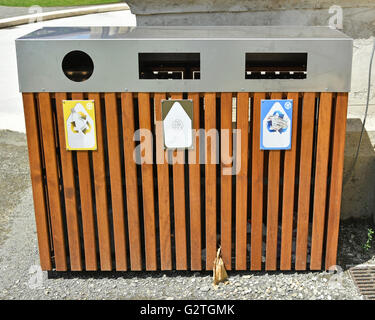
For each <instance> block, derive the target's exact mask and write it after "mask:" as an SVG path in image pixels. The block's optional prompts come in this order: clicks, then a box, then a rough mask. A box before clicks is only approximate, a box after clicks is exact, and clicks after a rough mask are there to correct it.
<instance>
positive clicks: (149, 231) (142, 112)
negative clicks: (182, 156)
mask: <svg viewBox="0 0 375 320" xmlns="http://www.w3.org/2000/svg"><path fill="white" fill-rule="evenodd" d="M138 108H139V128H140V129H141V130H142V129H145V130H148V134H149V135H147V133H146V137H147V138H151V109H150V108H151V106H150V94H149V93H139V94H138ZM141 135H142V133H141ZM143 143H144V146H145V150H144V152H145V154H150V153H151V154H152V143H147V142H146V143H145V142H143ZM146 148H151V150H150V149H147V150H146ZM149 160H151V162H149ZM147 162H148V163H147ZM147 162H143V163H142V165H141V168H142V192H143V214H144V230H145V251H146V270H156V269H157V262H156V231H155V204H154V178H153V171H152V158H151V159H147Z"/></svg>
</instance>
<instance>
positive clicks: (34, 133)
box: [22, 93, 52, 270]
mask: <svg viewBox="0 0 375 320" xmlns="http://www.w3.org/2000/svg"><path fill="white" fill-rule="evenodd" d="M22 97H23V108H24V115H25V125H26V136H27V146H28V151H29V162H30V176H31V182H32V188H33V199H34V211H35V221H36V229H37V233H38V246H39V257H40V266H41V268H42V270H52V263H51V247H50V239H49V238H50V234H49V227H48V213H47V208H46V198H45V192H44V187H43V184H44V182H43V173H42V159H41V145H40V141H39V134H38V118H37V112H36V105H35V101H34V94H32V93H23V94H22Z"/></svg>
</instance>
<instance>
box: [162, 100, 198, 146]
mask: <svg viewBox="0 0 375 320" xmlns="http://www.w3.org/2000/svg"><path fill="white" fill-rule="evenodd" d="M171 103H172V106H170V104H171ZM168 104H169V105H168ZM182 104H184V106H185V108H184V107H183V106H182ZM190 107H191V110H192V102H191V101H190V100H175V101H173V100H164V101H163V102H162V109H163V110H162V112H163V113H164V116H163V118H164V119H163V132H164V145H165V147H166V148H167V149H187V148H191V147H192V144H193V137H192V119H191V117H190V116H189V114H188V113H187V112H186V110H185V109H186V108H189V109H190ZM167 109H169V111H168V110H167Z"/></svg>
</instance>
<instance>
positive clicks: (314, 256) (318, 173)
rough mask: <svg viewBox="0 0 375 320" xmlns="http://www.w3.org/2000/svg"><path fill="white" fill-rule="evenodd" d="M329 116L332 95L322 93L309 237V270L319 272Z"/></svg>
mask: <svg viewBox="0 0 375 320" xmlns="http://www.w3.org/2000/svg"><path fill="white" fill-rule="evenodd" d="M331 115H332V93H330V92H323V93H321V95H320V103H319V120H318V140H317V151H316V166H315V183H314V186H315V188H314V189H315V190H314V206H313V225H312V236H311V261H310V269H311V270H319V269H321V267H322V251H323V236H324V220H325V211H326V198H327V174H328V158H329V142H330V131H331Z"/></svg>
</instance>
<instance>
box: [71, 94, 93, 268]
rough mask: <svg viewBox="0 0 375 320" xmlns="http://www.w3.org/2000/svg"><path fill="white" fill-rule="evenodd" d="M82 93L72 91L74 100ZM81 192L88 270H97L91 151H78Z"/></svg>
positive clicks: (81, 97) (79, 97) (80, 98)
mask: <svg viewBox="0 0 375 320" xmlns="http://www.w3.org/2000/svg"><path fill="white" fill-rule="evenodd" d="M82 99H83V94H82V93H72V100H82ZM77 167H78V179H79V192H80V198H81V212H82V226H83V243H84V248H85V264H86V270H90V271H91V270H92V271H94V270H97V255H96V245H95V222H94V210H93V205H92V190H91V175H90V160H89V151H77Z"/></svg>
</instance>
